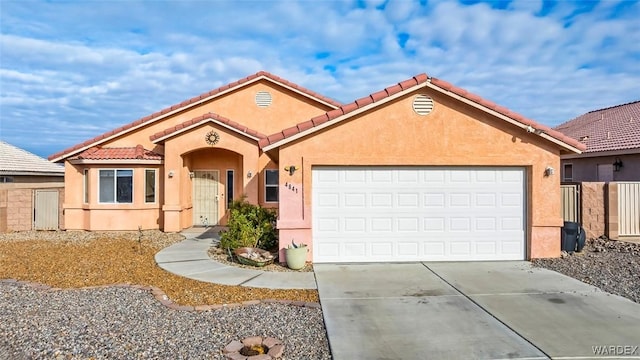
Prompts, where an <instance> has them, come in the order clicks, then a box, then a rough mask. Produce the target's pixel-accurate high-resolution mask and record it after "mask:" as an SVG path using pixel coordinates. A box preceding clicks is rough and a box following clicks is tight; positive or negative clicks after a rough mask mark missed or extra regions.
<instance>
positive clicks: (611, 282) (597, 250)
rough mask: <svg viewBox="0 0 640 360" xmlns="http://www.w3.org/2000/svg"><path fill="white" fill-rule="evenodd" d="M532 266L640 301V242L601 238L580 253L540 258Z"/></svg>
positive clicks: (591, 242)
mask: <svg viewBox="0 0 640 360" xmlns="http://www.w3.org/2000/svg"><path fill="white" fill-rule="evenodd" d="M533 265H535V266H538V267H543V268H546V269H549V270H554V271H557V272H559V273H562V274H565V275H568V276H571V277H573V278H575V279H578V280H580V281H582V282H585V283H587V284H591V285H594V286H597V287H599V288H600V289H602V290H604V291H607V292H610V293H612V294H616V295H620V296H624V297H626V298H628V299H630V300H633V301H635V302H637V303H640V244H638V243H629V242H623V241H613V240H607V239H606V238H598V239H592V240H590V241H587V244H586V245H585V247H584V249H583V250H582V252H580V253H573V254H567V253H563V256H562V258H558V259H538V260H534V261H533Z"/></svg>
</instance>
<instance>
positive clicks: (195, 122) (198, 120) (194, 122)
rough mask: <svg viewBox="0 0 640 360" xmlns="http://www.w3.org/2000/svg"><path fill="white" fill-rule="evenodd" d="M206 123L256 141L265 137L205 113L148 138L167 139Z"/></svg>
mask: <svg viewBox="0 0 640 360" xmlns="http://www.w3.org/2000/svg"><path fill="white" fill-rule="evenodd" d="M207 122H216V123H220V124H223V125H226V126H228V127H230V128H232V129H234V130H236V131H237V132H239V133H242V134H245V135H248V136H250V137H253V138H258V139H262V138H264V137H266V135H264V134H262V133H259V132H257V131H255V130H252V129H249V128H248V127H246V126H243V125H240V124H238V123H237V122H235V121H231V120H229V119H227V118H225V117H223V116H220V115H218V114H214V113H211V112H210V113H206V114H203V115H200V116H198V117H195V118H193V119H191V120H187V121H185V122H183V123H181V124H178V125H176V126H172V127H170V128H168V129H165V130H163V131H160V132H157V133H155V134H153V135H151V136H150V137H149V139H150V140H151V141H152V142H155V141H156V140H158V139H160V138H165V137H169V136H171V135H173V134H175V133H177V132H181V131H183V130H186V129H189V128H193V127H196V126H199V125H201V124H204V123H207Z"/></svg>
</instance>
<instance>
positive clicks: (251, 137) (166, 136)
mask: <svg viewBox="0 0 640 360" xmlns="http://www.w3.org/2000/svg"><path fill="white" fill-rule="evenodd" d="M209 122H212V123H215V124H217V125H219V126H221V127H223V128H225V129H228V130H231V131H233V132H235V133H237V134H240V135H243V136H245V137H248V138H249V139H251V140H253V141H256V142H257V141H260V138H258V137H255V136H252V135H249V134H247V133H246V132H244V131H240V130H239V129H236V128H234V127H232V126H229V125H227V124H225V123H223V122H221V121H219V120H216V119H212V118H208V119H204V120H202V121H199V122H197V123H195V124H192V125H189V126H186V127H183V128H182V129H180V130H177V131H174V132H172V133H170V134H167V135H165V136H161V137H159V138H156V139H154V140H152V141H151V142H152V143H154V144H158V143H161V142H163V141H165V140H167V139H169V138H172V137H174V136H178V135H179V134H181V133H183V132H185V131H189V130H192V129H195V128H197V127H200V126H202V125H204V124H206V123H209Z"/></svg>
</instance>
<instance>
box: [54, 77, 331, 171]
mask: <svg viewBox="0 0 640 360" xmlns="http://www.w3.org/2000/svg"><path fill="white" fill-rule="evenodd" d="M260 80H266V81H269V82H271V83H273V84H276V85H278V86H280V87H283V88H285V89H288V90H290V91H293V92H295V93H297V94H300V95H302V96H304V97H306V98H308V99H311V100H313V101H315V102H318V103H320V104H324V105H326V106H328V107H330V108H337V107H339V106H340V105H341V104H340V103H339V102H337V101H334V100H332V99H330V98H328V97H325V96H323V95H320V94H318V93H316V92H314V91H311V90H309V89H306V88H304V87H302V86H299V85H297V84H294V83H292V82H290V81H287V80H285V79H283V78H281V77H279V76H276V75H273V74H271V73H268V72H266V71H259V72H257V73H255V74H253V75H249V76H247V77H245V78H243V79H240V80H238V81H235V82H232V83H229V84H226V85H223V86H221V87H219V88H217V89H214V90H211V91H209V92H206V93H203V94H200V95H198V96H195V97H192V98H191V99H188V100H185V101H183V102H181V103H179V104H175V105H172V106H169V107H167V108H165V109H162V110H160V111H157V112H155V113H153V114H151V115H147V116H145V117H143V118H140V119H138V120H136V121H133V122H131V123H129V124H126V125H123V126H121V127H119V128H117V129H114V130H111V131H108V132H106V133H104V134H101V135H98V136H96V137H94V138H92V139H89V140H86V141H84V142H82V143H80V144H77V145H74V146H72V147H70V148H67V149H65V150H62V151H60V152H57V153H55V154H53V155H51V156H49V160H51V161H53V162H57V161H61V160H64V159H65V158H68V157H69V156H72V155H74V154H77V153H79V152H81V151H84V150H86V149H89V148H91V147H93V146H96V145H99V144H101V143H103V142H105V141H108V140H110V139H113V138H116V137H119V136H122V135H124V134H126V133H128V132H131V131H133V130H136V129H138V128H140V127H142V126H146V125H148V124H151V123H154V122H156V121H159V120H162V119H164V118H167V117H169V116H171V115H173V114H176V113H178V112H181V111H184V110H186V109H189V108H193V107H195V106H197V105H199V104H202V103H205V102H208V101H210V100H212V99H214V98H216V97H219V96H222V95H224V94H228V93H230V92H232V91H235V90H238V89H240V88H243V87H246V86H248V85H250V84H253V83H255V82H258V81H260Z"/></svg>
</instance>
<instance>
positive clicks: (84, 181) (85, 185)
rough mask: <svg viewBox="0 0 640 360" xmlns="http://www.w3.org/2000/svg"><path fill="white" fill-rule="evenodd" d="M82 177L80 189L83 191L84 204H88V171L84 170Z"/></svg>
mask: <svg viewBox="0 0 640 360" xmlns="http://www.w3.org/2000/svg"><path fill="white" fill-rule="evenodd" d="M83 174H84V177H83V179H82V188H83V190H84V195H83V200H84V203H85V204H88V203H89V169H84V171H83Z"/></svg>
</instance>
